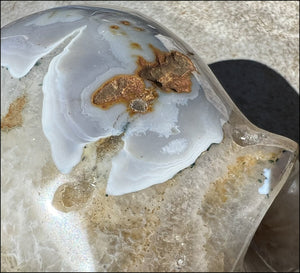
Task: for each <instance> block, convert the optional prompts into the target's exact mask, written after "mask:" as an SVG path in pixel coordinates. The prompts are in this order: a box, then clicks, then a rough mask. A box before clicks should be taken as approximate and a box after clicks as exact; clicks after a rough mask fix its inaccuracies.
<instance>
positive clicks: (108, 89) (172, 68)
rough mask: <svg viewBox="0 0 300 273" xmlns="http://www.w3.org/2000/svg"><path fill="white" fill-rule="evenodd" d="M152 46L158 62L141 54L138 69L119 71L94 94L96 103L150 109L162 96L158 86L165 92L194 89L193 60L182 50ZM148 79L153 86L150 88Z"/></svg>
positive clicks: (134, 110) (133, 111)
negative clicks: (123, 104) (125, 73)
mask: <svg viewBox="0 0 300 273" xmlns="http://www.w3.org/2000/svg"><path fill="white" fill-rule="evenodd" d="M150 47H151V49H152V50H153V53H154V54H155V61H154V62H148V61H147V60H145V59H144V58H143V57H141V56H138V60H137V65H138V68H137V69H136V71H135V73H134V74H133V75H117V76H115V77H113V78H111V79H109V80H108V81H106V82H105V83H104V84H102V85H101V86H100V87H99V88H98V89H97V90H96V91H95V92H94V93H93V94H92V98H91V102H92V104H93V105H95V106H98V107H100V108H102V109H108V108H110V107H111V106H113V105H115V104H117V103H125V104H126V106H127V109H128V112H129V113H130V114H136V113H148V112H150V111H151V110H152V107H153V104H154V102H155V100H156V98H157V97H158V93H157V92H156V91H155V88H159V89H160V90H162V91H164V92H177V93H189V92H191V89H192V81H191V75H192V72H193V71H195V67H194V65H193V63H192V61H191V60H190V59H189V58H188V57H187V56H185V55H184V54H182V53H180V52H178V51H171V52H163V51H160V50H159V49H157V48H155V47H153V46H152V45H150ZM145 80H147V81H149V82H151V83H152V85H153V87H152V88H146V86H145Z"/></svg>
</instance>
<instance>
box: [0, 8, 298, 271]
mask: <svg viewBox="0 0 300 273" xmlns="http://www.w3.org/2000/svg"><path fill="white" fill-rule="evenodd" d="M94 11H97V9H95V10H94ZM81 16H82V13H81V12H79V13H78V12H74V13H72V16H70V17H66V18H65V20H66V22H65V23H72V25H73V23H74V22H72V20H81V19H82V17H81ZM51 18H52V19H51ZM48 19H49V18H48ZM50 20H54V18H53V17H50ZM43 22H44V21H43V20H42V19H41V18H40V19H36V21H35V23H36V24H40V25H43V24H44V23H43ZM61 34H62V35H65V33H64V29H63V28H62V29H61ZM165 34H166V35H167V34H168V36H169V37H173V38H174V37H175V36H174V35H172V34H170V33H167V32H166V33H165ZM56 38H57V37H55V36H53V39H54V40H55V39H56ZM73 38H74V37H73V36H69V37H67V38H66V40H65V41H63V42H62V43H61V45H59V46H57V47H55V48H54V46H53V48H52V51H51V52H49V53H48V54H47V55H45V56H44V57H43V58H42V59H40V60H39V61H38V62H37V63H36V61H37V59H36V60H35V61H34V62H33V63H31V64H30V65H31V66H32V65H33V64H34V63H35V65H34V66H33V67H32V69H31V70H30V71H29V73H28V74H26V75H25V76H24V77H21V78H20V79H18V78H13V77H12V76H11V74H10V72H12V71H8V70H7V68H6V67H2V68H1V125H3V124H4V125H5V126H4V125H3V126H1V217H2V219H1V220H2V223H1V270H2V271H73V272H74V271H80V272H82V271H89V272H91V271H98V272H102V271H153V272H154V271H155V272H158V271H183V272H186V271H234V270H237V271H238V270H240V269H241V268H242V266H243V260H244V256H245V253H246V251H247V248H248V246H249V244H250V241H251V239H252V237H253V235H254V233H255V231H256V229H257V227H258V225H259V223H260V222H261V219H262V218H263V216H264V215H265V213H266V211H267V210H268V208H269V207H270V206H271V204H272V202H273V200H274V199H275V197H276V196H277V194H278V193H279V192H280V190H281V188H282V187H283V186H284V184H285V181H286V180H287V178H288V176H289V174H290V172H291V170H292V167H293V165H294V162H295V160H296V157H297V152H298V147H297V145H296V143H294V142H293V141H291V140H288V139H286V138H284V137H281V136H277V135H274V134H271V133H268V132H265V131H263V130H260V129H258V128H256V127H255V126H254V125H252V124H251V123H249V122H248V121H247V120H246V119H245V118H244V116H243V115H242V114H241V113H240V112H239V110H238V109H237V108H236V107H235V105H234V104H233V103H232V101H231V100H230V99H229V98H228V96H227V95H226V93H225V91H224V90H223V88H222V87H221V86H220V84H219V83H218V82H217V80H216V79H215V78H214V76H213V74H212V73H211V72H210V71H209V69H208V67H207V66H206V65H205V64H203V63H202V62H201V60H200V59H199V58H198V57H197V56H196V55H195V56H193V57H191V59H192V60H193V62H194V64H195V65H196V66H197V69H198V70H199V72H200V73H199V74H195V75H194V80H197V82H198V83H199V85H201V88H199V89H197V92H199V93H198V96H196V97H195V99H191V100H189V103H190V104H187V105H188V106H192V107H191V109H192V110H193V111H192V112H188V111H187V112H184V110H186V109H184V107H186V106H187V105H184V104H182V105H180V104H179V105H180V106H178V108H180V107H181V108H182V109H181V110H182V113H185V115H182V116H179V119H182V120H183V121H184V122H183V123H184V125H185V126H187V127H185V128H189V130H190V129H193V126H194V127H195V128H194V129H195V131H196V132H197V130H200V129H201V128H202V127H201V128H200V129H199V126H201V125H203V124H204V125H205V121H207V120H208V118H210V121H213V122H216V123H217V126H216V127H214V128H221V133H220V134H219V133H218V136H220V135H221V136H222V137H221V139H219V141H216V142H220V143H215V144H213V142H214V141H212V143H211V142H210V141H208V142H207V143H206V144H205V146H207V147H205V148H204V150H203V152H202V153H201V155H200V156H199V155H197V156H195V159H196V161H195V160H191V162H190V163H189V164H188V165H187V166H186V167H182V168H181V171H180V172H178V171H176V172H175V173H176V174H175V175H174V176H172V177H171V178H170V179H169V178H164V179H165V180H167V181H165V182H164V183H160V184H156V185H153V186H151V187H147V188H144V189H143V190H139V191H136V192H130V193H127V194H123V195H107V194H106V192H107V188H108V185H107V183H108V181H109V179H110V175H111V170H112V169H113V168H114V164H115V163H114V162H118V161H117V160H119V159H120V157H122V156H123V154H122V153H124V151H126V149H125V150H124V146H125V144H126V145H128V146H127V147H126V148H127V149H134V150H135V151H136V153H134V155H135V156H138V151H139V150H140V149H146V150H147V156H148V158H150V159H151V157H152V158H154V159H156V157H155V153H154V152H155V151H152V150H151V147H150V146H147V145H146V146H145V147H143V143H140V142H139V139H134V138H132V139H134V141H132V142H131V141H127V137H128V136H130V134H128V136H126V134H124V135H122V134H116V135H114V136H110V137H106V138H103V139H95V140H94V141H91V142H90V143H88V144H86V143H81V144H82V153H81V154H80V159H79V162H78V164H75V165H74V166H73V168H71V170H70V172H69V173H67V174H66V173H62V172H60V170H59V169H58V168H57V165H56V162H55V161H54V160H53V157H52V153H53V151H52V152H51V145H50V143H49V141H48V139H47V137H46V136H45V134H44V131H43V129H45V128H44V127H43V126H44V124H42V119H43V118H42V117H43V114H44V113H43V111H44V106H43V100H44V98H45V97H44V96H45V90H43V89H44V88H45V86H44V85H45V83H46V84H47V78H46V80H45V79H44V77H45V75H46V74H47V72H48V73H49V69H50V68H51V65H54V64H51V62H52V61H53V60H54V61H55V60H57V59H55V58H57V56H58V55H59V54H61V53H62V52H63V50H64V48H65V47H66V46H67V45H68V44H69V43H70V41H72V39H73ZM175 38H176V37H175ZM175 38H174V39H175ZM25 40H26V39H25ZM175 40H176V48H178V49H181V50H182V51H184V52H185V50H186V49H187V48H188V47H187V46H186V45H184V44H183V43H182V42H181V41H178V40H177V39H175ZM160 41H164V45H169V47H170V48H172V46H173V47H174V44H172V43H171V42H170V40H168V39H165V40H164V38H163V37H160ZM23 42H24V41H23ZM23 42H22V44H23ZM169 47H168V48H169ZM172 49H174V48H172ZM33 50H35V49H33ZM189 51H190V49H189ZM190 52H192V51H190ZM44 53H45V52H44ZM185 53H186V52H185ZM23 56H24V58H25V59H26V58H27V57H26V56H25V55H23ZM40 57H41V56H39V57H38V58H40ZM15 61H16V62H18V65H19V64H23V63H24V62H23V60H22V59H19V60H18V59H15ZM18 65H17V66H18ZM17 66H15V67H17ZM49 67H50V68H49ZM20 68H22V69H23V70H24V69H25V68H26V67H22V66H20ZM50 70H51V69H50ZM55 71H57V70H55V69H53V70H52V72H53V73H55ZM50 72H51V71H50ZM14 73H15V74H14ZM14 73H12V74H13V76H18V75H20V74H18V73H20V71H17V70H16V71H15V72H14ZM67 74H68V73H67ZM48 76H49V74H48ZM61 76H63V74H62V75H61ZM53 84H54V83H53ZM70 84H72V83H70ZM47 86H49V85H47ZM199 90H200V91H199ZM43 92H44V95H43ZM189 95H191V96H192V95H193V93H191V94H189ZM19 98H21V99H19ZM22 98H24V99H22ZM196 98H197V99H196ZM200 98H201V99H200ZM198 99H199V100H198ZM77 103H78V102H77ZM206 107H207V108H206ZM209 109H213V110H212V111H210V110H209ZM158 113H159V112H158ZM150 114H151V113H150ZM154 114H155V112H154ZM166 114H167V113H166ZM214 114H215V115H216V118H215V119H214V118H213V117H214ZM206 115H208V118H206V117H207V116H206ZM199 116H200V117H199ZM53 117H54V116H53ZM163 117H164V116H162V117H161V118H163ZM49 118H51V116H50V117H49ZM146 119H147V115H145V116H144V118H143V119H140V120H141V121H144V122H146ZM137 121H138V119H137ZM220 124H221V125H222V126H221V127H220ZM137 125H138V124H137ZM204 125H203V126H204ZM214 125H215V123H214V124H211V126H214ZM129 126H132V123H130V124H129ZM153 126H155V124H153ZM135 128H138V126H137V127H132V130H133V131H134V130H135ZM214 131H215V130H212V132H214ZM189 132H190V131H189ZM217 132H218V130H217ZM52 133H55V131H52ZM148 138H151V134H146V135H145V140H147V141H145V143H148V142H149V140H148ZM208 139H210V135H208ZM212 139H214V138H212ZM124 142H125V144H124ZM150 142H151V141H150ZM163 144H164V145H163V146H162V147H164V149H162V156H164V153H168V152H170V151H172V152H173V153H174V154H176V153H179V154H180V152H182V151H181V150H180V147H182V146H184V145H185V141H184V140H182V139H181V138H179V139H177V140H176V141H173V142H172V141H170V142H167V143H163ZM178 147H179V148H178ZM192 150H193V149H192ZM122 151H123V152H122ZM152 152H153V153H152ZM170 158H172V157H170ZM114 159H116V161H114ZM194 161H195V162H194ZM152 162H155V160H152ZM166 162H168V160H167V161H166ZM193 162H194V163H193ZM141 166H142V165H141ZM119 167H120V168H121V170H122V168H123V167H124V166H119ZM138 171H141V172H142V170H135V172H137V174H139V173H138ZM116 174H117V175H119V176H122V175H123V174H124V173H117V172H116ZM160 174H161V173H160V170H159V169H157V170H156V172H154V173H153V177H156V176H157V177H159V176H160ZM131 175H132V176H133V174H131ZM154 184H155V183H154ZM264 185H266V186H264ZM262 187H264V190H263V191H262V190H260V189H261V188H262Z"/></svg>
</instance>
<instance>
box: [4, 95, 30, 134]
mask: <svg viewBox="0 0 300 273" xmlns="http://www.w3.org/2000/svg"><path fill="white" fill-rule="evenodd" d="M25 103H26V96H25V95H23V96H22V97H19V98H17V99H16V100H14V101H13V102H12V103H11V104H10V106H9V109H8V113H7V114H6V115H5V117H3V118H1V130H4V131H8V130H11V129H12V128H15V127H17V126H22V124H23V117H22V111H23V109H24V106H25Z"/></svg>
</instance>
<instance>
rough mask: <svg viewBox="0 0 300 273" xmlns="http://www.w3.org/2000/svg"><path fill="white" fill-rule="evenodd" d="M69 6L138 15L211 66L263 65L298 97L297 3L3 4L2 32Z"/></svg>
mask: <svg viewBox="0 0 300 273" xmlns="http://www.w3.org/2000/svg"><path fill="white" fill-rule="evenodd" d="M66 5H89V6H103V5H113V6H115V7H125V8H130V9H133V10H136V11H138V12H140V13H143V14H145V15H147V16H148V17H150V18H152V19H154V20H156V21H157V22H159V23H161V24H162V25H163V26H165V27H166V28H168V29H169V30H171V31H172V32H174V33H176V34H177V35H178V36H179V37H180V38H182V39H183V40H185V41H186V42H187V43H188V44H189V45H190V46H191V47H192V48H193V49H194V50H195V51H196V52H198V54H199V56H200V57H201V58H202V59H203V60H204V61H205V62H206V63H213V62H217V61H222V60H228V59H249V60H253V61H258V62H260V63H263V64H265V65H267V66H269V67H270V68H272V69H274V70H276V71H277V72H278V73H280V74H281V75H282V76H283V77H284V78H285V79H286V80H287V81H288V82H289V83H290V84H291V86H292V87H293V88H294V89H296V91H297V92H299V2H298V1H277V2H276V1H274V2H273V1H265V2H264V1H258V2H256V1H251V2H250V1H249V2H248V1H237V2H236V1H233V2H231V1H230V2H229V1H228V2H226V1H209V2H208V1H203V2H202V1H1V26H4V25H5V24H8V23H10V22H12V21H14V20H16V19H19V18H21V17H23V16H26V15H29V14H31V13H34V12H38V11H41V10H44V9H48V8H53V7H57V6H66Z"/></svg>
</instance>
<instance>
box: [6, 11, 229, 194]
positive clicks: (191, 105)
mask: <svg viewBox="0 0 300 273" xmlns="http://www.w3.org/2000/svg"><path fill="white" fill-rule="evenodd" d="M1 40H2V43H1V53H2V58H1V64H2V66H6V67H8V69H9V71H10V73H11V75H13V76H14V77H18V78H19V77H23V76H25V75H26V74H27V73H30V70H31V69H32V67H33V66H34V65H35V64H36V63H37V62H38V61H39V59H40V58H42V57H43V56H46V55H47V54H49V53H50V52H51V51H53V50H54V49H55V48H56V47H58V46H60V45H62V44H64V45H65V46H64V49H63V50H62V51H61V52H60V53H58V54H57V55H56V56H54V57H53V59H52V60H51V62H50V64H49V67H48V72H47V73H46V75H45V77H44V80H43V94H44V98H43V114H42V125H43V131H44V134H45V136H46V137H47V139H48V141H49V144H50V145H51V151H52V158H53V161H54V163H55V165H56V166H57V168H58V169H59V170H60V172H61V173H65V174H66V173H70V172H71V171H72V169H73V168H74V167H75V166H76V165H77V164H78V163H79V162H80V160H81V158H82V153H83V149H84V146H85V145H87V144H89V143H91V142H95V141H98V140H99V139H101V138H106V137H110V136H116V135H121V134H123V137H122V140H123V141H124V146H123V148H122V150H121V151H120V152H119V153H118V154H117V155H116V156H115V157H114V158H113V160H112V168H111V171H110V174H109V178H108V184H107V193H108V194H112V195H120V194H124V193H129V192H134V191H137V190H141V189H144V188H147V187H149V186H151V185H154V184H158V183H162V182H165V181H167V180H168V179H170V178H172V177H173V176H174V175H175V174H176V173H178V172H179V171H180V170H182V169H184V168H186V167H188V166H189V165H191V164H192V163H194V162H195V160H196V159H197V158H198V157H199V155H200V154H201V153H202V152H204V151H205V150H206V149H207V148H208V147H209V146H210V145H211V144H212V143H219V142H221V141H222V139H223V132H222V125H223V124H224V122H225V121H226V120H225V119H226V117H224V115H223V116H222V115H221V112H220V111H219V110H218V109H217V108H216V107H215V106H214V105H213V104H212V103H211V102H210V101H209V100H208V97H209V96H212V97H213V95H212V94H211V95H207V94H205V92H204V91H203V87H202V85H201V81H200V80H199V75H200V74H201V71H200V70H199V66H198V65H197V61H196V59H195V58H194V57H193V55H194V53H193V52H192V51H191V50H190V49H188V48H187V46H185V45H184V44H183V43H182V41H179V40H178V39H177V38H176V37H175V36H174V35H172V34H170V33H169V32H167V31H166V30H164V29H163V28H162V27H160V26H158V25H157V24H156V23H154V22H152V21H150V20H148V19H145V18H142V17H141V16H139V15H133V14H129V13H126V12H122V11H116V10H111V9H103V8H99V9H95V8H88V7H77V6H74V7H68V8H57V9H52V10H47V11H44V12H40V13H37V14H34V15H31V16H28V17H26V18H24V19H21V20H19V21H17V22H15V23H12V24H10V25H7V26H5V27H4V28H3V29H2V33H1Z"/></svg>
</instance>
